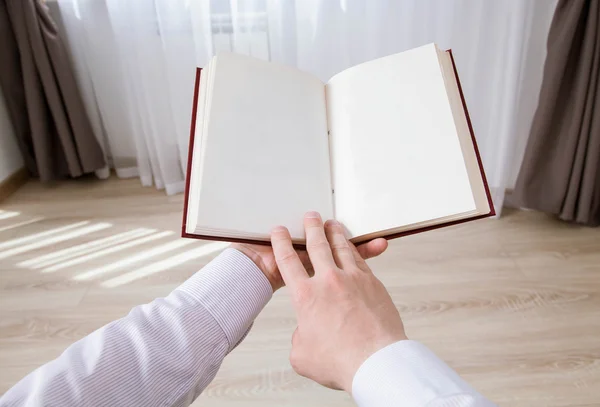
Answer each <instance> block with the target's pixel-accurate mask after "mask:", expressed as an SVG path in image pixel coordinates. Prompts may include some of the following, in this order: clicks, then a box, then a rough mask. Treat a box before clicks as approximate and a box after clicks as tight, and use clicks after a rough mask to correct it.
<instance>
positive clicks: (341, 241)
mask: <svg viewBox="0 0 600 407" xmlns="http://www.w3.org/2000/svg"><path fill="white" fill-rule="evenodd" d="M325 235H326V236H327V240H328V241H329V246H330V247H331V253H332V254H333V259H334V260H335V263H336V264H337V265H338V267H339V268H341V269H346V268H349V267H352V266H356V260H354V254H353V253H352V249H351V248H350V242H348V239H346V236H345V235H344V229H343V228H342V225H341V224H340V223H339V222H338V221H336V220H328V221H327V222H325Z"/></svg>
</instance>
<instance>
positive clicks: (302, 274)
mask: <svg viewBox="0 0 600 407" xmlns="http://www.w3.org/2000/svg"><path fill="white" fill-rule="evenodd" d="M271 246H273V254H274V255H275V261H276V262H277V267H278V268H279V272H280V273H281V277H282V278H283V281H284V282H285V285H287V286H288V287H290V288H291V289H292V290H293V289H294V288H295V286H296V284H297V283H298V282H299V281H302V280H304V279H307V278H308V274H307V273H306V270H305V269H304V266H303V265H302V262H301V261H300V258H299V257H298V253H296V251H295V250H294V247H293V246H292V238H291V236H290V232H289V231H288V230H287V228H285V227H283V226H277V227H275V228H274V229H273V230H272V231H271Z"/></svg>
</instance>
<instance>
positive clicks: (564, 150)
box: [515, 0, 600, 226]
mask: <svg viewBox="0 0 600 407" xmlns="http://www.w3.org/2000/svg"><path fill="white" fill-rule="evenodd" d="M515 199H516V203H518V204H519V205H521V206H523V207H526V208H531V209H537V210H540V211H544V212H548V213H551V214H556V215H558V216H559V217H560V218H561V219H564V220H566V221H572V222H578V223H582V224H585V225H590V226H597V225H599V224H600V1H598V0H560V1H559V3H558V5H557V7H556V11H555V14H554V19H553V20H552V25H551V27H550V33H549V37H548V55H547V58H546V64H545V66H544V78H543V83H542V90H541V93H540V101H539V106H538V108H537V111H536V114H535V117H534V120H533V124H532V128H531V135H530V139H529V142H528V145H527V149H526V152H525V157H524V159H523V164H522V166H521V170H520V173H519V177H518V180H517V184H516V188H515Z"/></svg>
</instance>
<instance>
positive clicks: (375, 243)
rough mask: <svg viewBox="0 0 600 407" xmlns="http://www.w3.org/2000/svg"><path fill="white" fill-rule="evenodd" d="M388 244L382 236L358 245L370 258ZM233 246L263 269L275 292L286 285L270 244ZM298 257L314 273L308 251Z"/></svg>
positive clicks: (240, 244) (364, 257)
mask: <svg viewBox="0 0 600 407" xmlns="http://www.w3.org/2000/svg"><path fill="white" fill-rule="evenodd" d="M387 246H388V243H387V240H385V239H381V238H380V239H375V240H371V241H370V242H368V243H364V244H362V245H360V246H358V247H357V250H358V252H359V253H360V256H361V257H362V258H363V259H370V258H372V257H377V256H379V255H380V254H381V253H383V252H384V251H385V249H387ZM231 247H232V248H233V249H236V250H239V251H240V252H242V253H244V254H245V255H246V256H248V257H249V258H250V259H251V260H252V261H253V262H254V263H255V264H256V265H257V266H258V268H260V269H261V271H262V272H263V273H264V274H265V276H266V277H267V279H268V280H269V282H270V283H271V287H273V292H275V291H277V290H278V289H280V288H281V287H283V286H284V285H285V284H284V282H283V280H282V278H281V274H280V273H279V269H278V268H277V263H276V262H275V256H274V255H273V249H272V248H271V247H270V246H261V245H254V244H243V243H234V244H232V245H231ZM298 257H299V258H300V260H301V261H302V264H303V265H304V267H305V268H306V270H307V272H308V273H309V274H310V275H312V274H313V268H312V264H311V263H310V260H309V258H308V253H306V251H303V250H301V251H298Z"/></svg>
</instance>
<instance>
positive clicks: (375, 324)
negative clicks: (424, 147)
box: [271, 212, 407, 392]
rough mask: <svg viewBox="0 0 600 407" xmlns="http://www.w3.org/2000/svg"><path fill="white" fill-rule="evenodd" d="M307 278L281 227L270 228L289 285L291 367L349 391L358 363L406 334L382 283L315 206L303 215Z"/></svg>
mask: <svg viewBox="0 0 600 407" xmlns="http://www.w3.org/2000/svg"><path fill="white" fill-rule="evenodd" d="M304 227H305V230H306V247H307V250H308V255H309V257H310V261H311V263H312V265H313V267H314V277H313V278H310V276H309V273H308V272H307V270H306V267H305V265H304V264H303V262H302V260H301V259H300V257H299V256H298V254H297V253H296V251H295V250H294V248H293V247H292V241H291V238H290V234H289V232H288V230H287V229H286V228H285V227H281V226H280V227H277V228H275V229H273V231H272V232H271V242H272V245H273V251H274V253H275V259H276V262H277V265H278V267H279V270H280V272H281V276H282V277H283V280H284V281H285V284H286V285H287V286H288V287H289V288H290V290H291V296H292V302H293V305H294V309H295V311H296V317H297V319H298V327H297V328H296V331H295V332H294V336H293V337H292V351H291V354H290V362H291V364H292V367H293V368H294V370H295V371H296V372H297V373H298V374H300V375H302V376H305V377H308V378H309V379H312V380H314V381H316V382H318V383H320V384H322V385H324V386H327V387H330V388H334V389H343V390H346V391H347V392H350V391H351V389H352V379H353V378H354V374H355V373H356V371H357V370H358V368H359V367H360V365H361V364H362V363H363V362H364V361H365V360H366V359H367V358H368V357H369V356H370V355H372V354H373V353H375V352H377V351H378V350H379V349H381V348H383V347H385V346H387V345H390V344H392V343H394V342H397V341H399V340H403V339H407V338H406V335H405V333H404V326H403V325H402V320H401V319H400V314H399V313H398V310H397V309H396V307H395V306H394V303H393V302H392V299H391V298H390V295H389V294H388V292H387V291H386V289H385V287H384V286H383V284H382V283H381V282H380V281H379V280H378V279H377V278H376V277H375V276H374V275H373V273H372V272H371V270H370V269H369V266H367V264H366V263H365V261H364V259H363V257H362V256H361V254H360V252H359V251H358V250H357V249H356V248H355V247H354V246H353V245H352V243H350V242H349V241H348V240H347V239H346V237H345V236H344V231H343V229H342V226H341V225H340V224H339V223H338V222H336V221H328V222H327V224H326V225H325V227H324V226H323V222H322V220H321V217H320V216H319V214H318V213H316V212H309V213H307V214H306V216H305V218H304Z"/></svg>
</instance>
